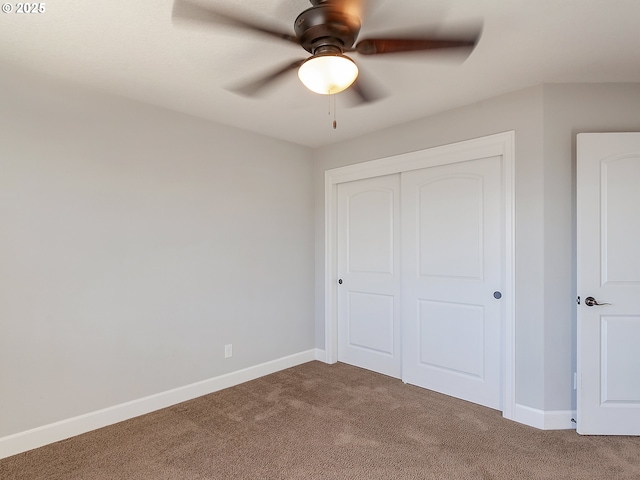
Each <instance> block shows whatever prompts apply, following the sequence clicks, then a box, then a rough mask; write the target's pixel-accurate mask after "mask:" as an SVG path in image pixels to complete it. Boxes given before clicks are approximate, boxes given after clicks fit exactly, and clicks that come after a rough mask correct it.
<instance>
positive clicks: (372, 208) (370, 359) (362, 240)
mask: <svg viewBox="0 0 640 480" xmlns="http://www.w3.org/2000/svg"><path fill="white" fill-rule="evenodd" d="M399 193H400V177H399V175H398V174H395V175H386V176H382V177H375V178H369V179H365V180H357V181H353V182H347V183H342V184H340V185H338V202H337V208H338V211H337V230H338V231H337V237H338V238H337V241H338V246H337V248H338V278H339V280H338V282H339V283H340V285H339V286H338V289H337V295H338V302H337V303H338V306H337V308H338V360H339V361H342V362H345V363H349V364H351V365H356V366H359V367H363V368H367V369H369V370H373V371H375V372H379V373H383V374H385V375H390V376H392V377H396V378H400V373H401V368H400V361H401V355H400V346H401V342H400V264H399V261H400V250H399V245H398V239H399V235H400V232H399V226H400V223H399V222H400V218H399V217H400V202H399Z"/></svg>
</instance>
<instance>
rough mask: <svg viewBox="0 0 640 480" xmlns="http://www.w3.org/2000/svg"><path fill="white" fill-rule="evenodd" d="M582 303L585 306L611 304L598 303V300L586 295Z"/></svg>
mask: <svg viewBox="0 0 640 480" xmlns="http://www.w3.org/2000/svg"><path fill="white" fill-rule="evenodd" d="M584 304H585V305H586V306H587V307H594V306H596V305H611V304H610V303H598V301H597V300H596V299H595V298H593V297H587V298H585V299H584Z"/></svg>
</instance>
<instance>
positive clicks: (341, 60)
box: [173, 0, 480, 103]
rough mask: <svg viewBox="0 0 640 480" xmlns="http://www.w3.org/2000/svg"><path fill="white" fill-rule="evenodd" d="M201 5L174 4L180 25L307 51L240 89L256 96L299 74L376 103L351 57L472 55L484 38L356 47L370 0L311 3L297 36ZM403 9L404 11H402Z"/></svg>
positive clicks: (314, 86) (324, 89)
mask: <svg viewBox="0 0 640 480" xmlns="http://www.w3.org/2000/svg"><path fill="white" fill-rule="evenodd" d="M197 1H198V0H174V4H173V20H174V22H176V23H178V22H190V23H198V24H205V25H207V26H211V25H231V26H233V27H237V28H241V29H244V30H248V31H251V32H257V33H260V34H263V35H268V36H270V37H272V38H278V39H280V40H284V41H286V42H289V43H293V44H295V45H298V46H300V47H302V48H304V49H305V50H306V51H307V52H308V53H310V54H311V56H310V57H309V58H307V59H306V60H295V61H293V62H291V63H289V64H287V65H285V66H284V67H281V68H279V69H277V70H276V71H274V72H271V73H269V74H267V75H265V76H263V77H261V78H259V79H258V80H255V81H253V82H251V83H248V84H245V85H243V86H241V87H239V88H235V89H234V90H235V91H236V92H238V93H242V94H245V95H254V94H256V93H257V92H258V91H260V90H261V89H263V88H264V87H266V86H268V85H269V84H271V83H272V82H274V81H275V80H278V79H280V78H282V77H283V76H284V75H286V74H288V72H290V71H292V70H298V77H299V78H300V81H301V82H302V83H303V84H304V85H305V86H306V87H307V88H308V89H309V90H311V91H312V92H315V93H319V94H323V95H333V94H335V93H340V92H343V91H345V90H347V91H348V92H353V94H355V95H356V96H357V97H358V98H359V100H360V101H361V102H364V103H367V102H374V101H376V100H378V99H379V98H380V94H379V93H378V92H377V91H376V89H375V88H373V86H372V83H370V81H368V80H366V79H363V75H362V73H361V72H360V73H359V72H358V67H357V65H356V63H355V62H354V61H353V60H352V59H351V58H349V57H347V56H346V55H345V53H350V52H353V53H357V54H360V55H365V56H366V55H386V54H394V53H402V52H428V51H432V50H442V49H458V50H459V49H467V50H468V52H469V53H470V52H471V50H472V49H473V48H474V47H475V45H476V43H477V42H478V40H479V38H480V32H479V29H478V31H476V32H473V33H470V34H469V35H468V37H467V38H460V37H458V38H453V39H452V38H441V37H434V36H433V35H424V36H419V37H411V38H406V37H405V36H404V35H398V36H394V37H391V38H389V37H386V36H385V37H383V38H382V37H374V38H367V39H364V40H361V41H359V42H358V43H356V40H357V38H358V34H359V33H360V27H361V23H360V17H361V16H362V14H363V10H365V7H366V3H367V1H366V0H310V1H311V5H312V6H311V8H308V9H306V10H304V11H303V12H302V13H301V14H300V15H298V17H297V18H296V19H295V22H294V25H293V29H294V33H295V34H292V33H289V32H286V31H282V30H281V29H279V28H274V27H271V26H269V25H266V24H265V23H263V22H259V21H255V20H253V19H249V18H246V17H243V16H239V15H238V14H237V13H229V12H226V11H222V10H220V9H218V8H214V7H212V6H205V5H203V4H198V3H196V2H197ZM398 8H400V7H398Z"/></svg>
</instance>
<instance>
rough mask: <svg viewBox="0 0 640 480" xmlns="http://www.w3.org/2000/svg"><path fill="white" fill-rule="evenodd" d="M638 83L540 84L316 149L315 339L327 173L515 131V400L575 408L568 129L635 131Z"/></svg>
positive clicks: (320, 325) (639, 120) (571, 136)
mask: <svg viewBox="0 0 640 480" xmlns="http://www.w3.org/2000/svg"><path fill="white" fill-rule="evenodd" d="M638 112H640V85H638V84H633V85H616V84H612V85H544V86H538V87H533V88H529V89H525V90H522V91H518V92H513V93H510V94H506V95H502V96H500V97H497V98H493V99H490V100H487V101H483V102H479V103H476V104H473V105H469V106H466V107H462V108H459V109H455V110H452V111H448V112H444V113H441V114H438V115H434V116H432V117H428V118H425V119H421V120H418V121H414V122H411V123H407V124H405V125H400V126H397V127H394V128H390V129H387V130H384V131H381V132H376V133H375V134H371V135H367V136H363V137H360V138H357V139H355V140H351V141H346V142H343V143H340V144H336V145H332V146H329V147H325V148H321V149H318V150H316V151H315V152H314V154H315V192H316V203H315V205H316V346H317V347H318V348H324V304H323V298H324V216H323V215H324V172H325V170H327V169H330V168H335V167H339V166H343V165H349V164H353V163H358V162H363V161H367V160H373V159H377V158H383V157H387V156H392V155H397V154H401V153H406V152H410V151H415V150H420V149H425V148H430V147H434V146H438V145H444V144H449V143H453V142H458V141H462V140H467V139H471V138H476V137H480V136H485V135H489V134H493V133H499V132H503V131H509V130H515V135H516V164H515V175H516V179H515V196H516V225H515V228H516V232H515V234H516V240H515V248H516V252H515V254H516V346H515V347H516V401H517V403H519V404H521V405H525V406H529V407H532V408H536V409H540V410H546V411H553V410H571V409H574V408H575V393H574V391H573V389H572V386H573V381H572V379H573V372H574V371H575V304H574V302H575V285H576V282H575V274H574V272H575V238H574V235H575V234H574V228H575V134H576V133H578V132H579V131H587V130H589V131H616V130H618V131H619V130H640V113H638Z"/></svg>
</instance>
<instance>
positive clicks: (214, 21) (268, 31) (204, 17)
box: [172, 0, 300, 45]
mask: <svg viewBox="0 0 640 480" xmlns="http://www.w3.org/2000/svg"><path fill="white" fill-rule="evenodd" d="M172 19H173V21H174V23H182V22H184V23H199V24H205V25H230V26H232V27H238V28H243V29H245V30H251V31H253V32H259V33H263V34H265V35H269V36H271V37H275V38H280V39H282V40H286V41H288V42H292V43H295V44H296V45H300V43H299V42H298V39H297V37H296V36H295V35H291V34H289V33H287V32H283V31H280V30H279V29H277V28H273V27H270V26H268V25H264V24H260V23H257V22H255V21H252V20H248V19H244V18H240V17H238V16H236V15H232V14H229V13H226V12H223V11H221V10H216V9H213V8H210V7H204V6H202V5H198V4H195V3H192V2H190V1H188V0H175V1H174V3H173V13H172Z"/></svg>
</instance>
